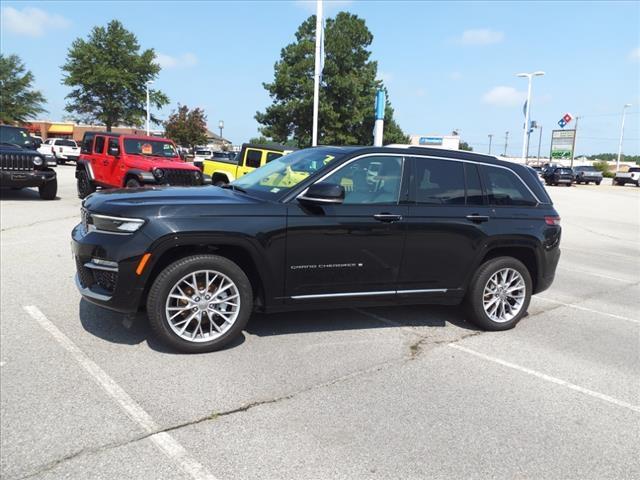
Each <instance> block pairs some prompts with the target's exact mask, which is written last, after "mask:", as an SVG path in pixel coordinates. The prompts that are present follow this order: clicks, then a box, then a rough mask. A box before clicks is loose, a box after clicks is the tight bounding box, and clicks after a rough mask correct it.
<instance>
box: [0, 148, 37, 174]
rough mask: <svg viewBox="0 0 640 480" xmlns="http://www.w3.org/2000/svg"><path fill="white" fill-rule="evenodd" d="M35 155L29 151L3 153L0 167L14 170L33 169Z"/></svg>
mask: <svg viewBox="0 0 640 480" xmlns="http://www.w3.org/2000/svg"><path fill="white" fill-rule="evenodd" d="M33 157H34V155H31V154H27V153H1V154H0V166H1V167H0V168H2V170H9V171H13V172H24V171H26V170H33Z"/></svg>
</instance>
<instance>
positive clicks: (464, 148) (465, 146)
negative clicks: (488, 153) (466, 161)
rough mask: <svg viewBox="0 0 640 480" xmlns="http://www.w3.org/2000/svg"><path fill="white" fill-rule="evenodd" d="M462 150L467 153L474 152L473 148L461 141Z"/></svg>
mask: <svg viewBox="0 0 640 480" xmlns="http://www.w3.org/2000/svg"><path fill="white" fill-rule="evenodd" d="M460 150H465V151H467V152H473V147H472V146H471V145H469V144H468V143H467V142H463V141H460Z"/></svg>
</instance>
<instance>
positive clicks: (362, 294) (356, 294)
mask: <svg viewBox="0 0 640 480" xmlns="http://www.w3.org/2000/svg"><path fill="white" fill-rule="evenodd" d="M446 292H447V289H446V288H428V289H419V290H381V291H377V292H344V293H317V294H312V295H293V296H291V297H290V298H291V299H292V300H310V299H314V298H340V297H371V296H376V295H397V294H406V293H446Z"/></svg>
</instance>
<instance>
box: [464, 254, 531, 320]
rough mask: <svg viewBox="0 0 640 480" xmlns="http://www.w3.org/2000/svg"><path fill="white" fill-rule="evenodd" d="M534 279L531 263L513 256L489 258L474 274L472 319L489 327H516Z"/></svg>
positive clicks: (469, 299) (469, 301)
mask: <svg viewBox="0 0 640 480" xmlns="http://www.w3.org/2000/svg"><path fill="white" fill-rule="evenodd" d="M531 290H532V282H531V275H530V274H529V270H528V269H527V267H526V266H525V265H524V264H523V263H522V262H521V261H519V260H517V259H515V258H512V257H497V258H493V259H491V260H488V261H486V262H485V263H484V264H482V265H481V266H480V268H478V270H477V271H476V273H475V274H474V276H473V278H472V280H471V283H470V285H469V290H468V291H467V296H466V298H465V306H466V309H467V312H468V313H469V315H470V317H471V318H470V320H471V321H472V322H473V323H475V324H476V325H478V326H479V327H481V328H483V329H485V330H493V331H497V330H508V329H510V328H513V327H514V326H515V325H516V324H517V323H518V322H519V321H520V319H522V317H524V316H525V314H526V313H527V308H529V302H530V301H531Z"/></svg>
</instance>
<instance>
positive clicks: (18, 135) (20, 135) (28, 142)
mask: <svg viewBox="0 0 640 480" xmlns="http://www.w3.org/2000/svg"><path fill="white" fill-rule="evenodd" d="M0 132H1V133H2V135H1V138H0V141H1V142H3V143H11V144H13V145H18V146H19V147H25V148H34V147H35V141H34V139H33V137H31V136H29V134H28V133H27V130H26V129H25V128H18V127H9V126H5V125H3V126H2V128H1V129H0Z"/></svg>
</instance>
